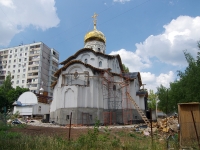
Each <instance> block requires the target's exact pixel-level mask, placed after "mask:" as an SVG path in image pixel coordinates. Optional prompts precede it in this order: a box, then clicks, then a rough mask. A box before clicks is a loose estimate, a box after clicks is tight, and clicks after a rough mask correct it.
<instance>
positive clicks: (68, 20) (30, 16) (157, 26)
mask: <svg viewBox="0 0 200 150" xmlns="http://www.w3.org/2000/svg"><path fill="white" fill-rule="evenodd" d="M199 6H200V1H199V0H192V1H189V0H84V1H83V0H34V1H27V0H0V48H9V47H12V46H17V45H19V44H21V43H23V44H29V43H32V42H33V41H35V42H39V41H42V42H44V43H45V44H46V45H48V46H49V47H51V48H54V49H56V50H57V51H58V52H59V53H60V62H61V61H63V60H65V59H66V58H68V57H69V56H71V55H73V54H74V53H75V52H76V51H78V50H79V49H81V48H83V46H84V41H83V38H84V36H85V34H86V33H87V32H88V31H90V30H92V29H93V20H92V18H91V16H92V15H93V14H94V12H96V13H97V14H98V18H97V29H98V30H100V31H102V32H103V33H104V34H105V36H106V40H107V41H106V53H107V54H120V56H121V58H122V61H123V63H124V64H125V65H127V66H128V67H129V69H130V71H139V72H140V73H141V76H142V81H143V83H145V84H147V85H146V88H148V89H153V90H154V91H156V87H157V86H159V85H160V84H163V85H164V86H167V87H168V86H169V83H170V82H173V81H174V80H175V79H176V78H177V72H176V71H177V70H184V68H185V66H186V65H187V63H186V61H185V58H184V55H183V50H185V49H187V50H188V52H190V53H191V54H192V55H193V56H195V55H196V53H197V50H198V49H197V41H199V40H200V9H199Z"/></svg>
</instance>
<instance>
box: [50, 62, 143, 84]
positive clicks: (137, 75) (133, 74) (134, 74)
mask: <svg viewBox="0 0 200 150" xmlns="http://www.w3.org/2000/svg"><path fill="white" fill-rule="evenodd" d="M72 64H82V65H84V66H85V67H87V68H90V69H91V70H92V71H97V72H104V71H108V70H109V69H99V68H96V67H93V66H92V65H90V64H86V63H83V62H82V61H80V60H72V61H70V62H68V63H67V64H65V65H64V66H63V67H62V68H60V69H59V70H57V71H56V72H55V74H54V76H56V77H59V75H60V74H61V72H62V70H65V69H66V68H67V67H68V66H70V65H72ZM110 73H111V74H112V75H114V76H121V77H124V78H129V79H130V80H134V79H136V78H138V81H139V84H140V86H141V85H142V80H141V76H140V72H129V73H122V74H117V73H114V72H110ZM56 84H57V81H55V82H54V83H53V84H52V85H51V87H54V86H55V85H56Z"/></svg>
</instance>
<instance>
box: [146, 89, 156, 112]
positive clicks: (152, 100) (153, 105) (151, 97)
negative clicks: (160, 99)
mask: <svg viewBox="0 0 200 150" xmlns="http://www.w3.org/2000/svg"><path fill="white" fill-rule="evenodd" d="M148 100H149V101H148V107H149V108H151V109H152V110H155V109H156V101H157V95H156V94H155V93H154V92H153V90H150V91H149V94H148Z"/></svg>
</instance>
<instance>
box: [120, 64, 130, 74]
mask: <svg viewBox="0 0 200 150" xmlns="http://www.w3.org/2000/svg"><path fill="white" fill-rule="evenodd" d="M122 67H123V71H124V72H126V73H128V72H129V68H128V67H126V66H125V65H124V64H122Z"/></svg>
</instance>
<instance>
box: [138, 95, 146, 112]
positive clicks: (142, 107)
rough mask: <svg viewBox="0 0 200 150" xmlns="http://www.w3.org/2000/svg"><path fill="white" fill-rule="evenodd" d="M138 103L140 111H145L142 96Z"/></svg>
mask: <svg viewBox="0 0 200 150" xmlns="http://www.w3.org/2000/svg"><path fill="white" fill-rule="evenodd" d="M139 102H140V105H139V107H140V109H143V110H144V109H145V106H144V96H141V97H139Z"/></svg>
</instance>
